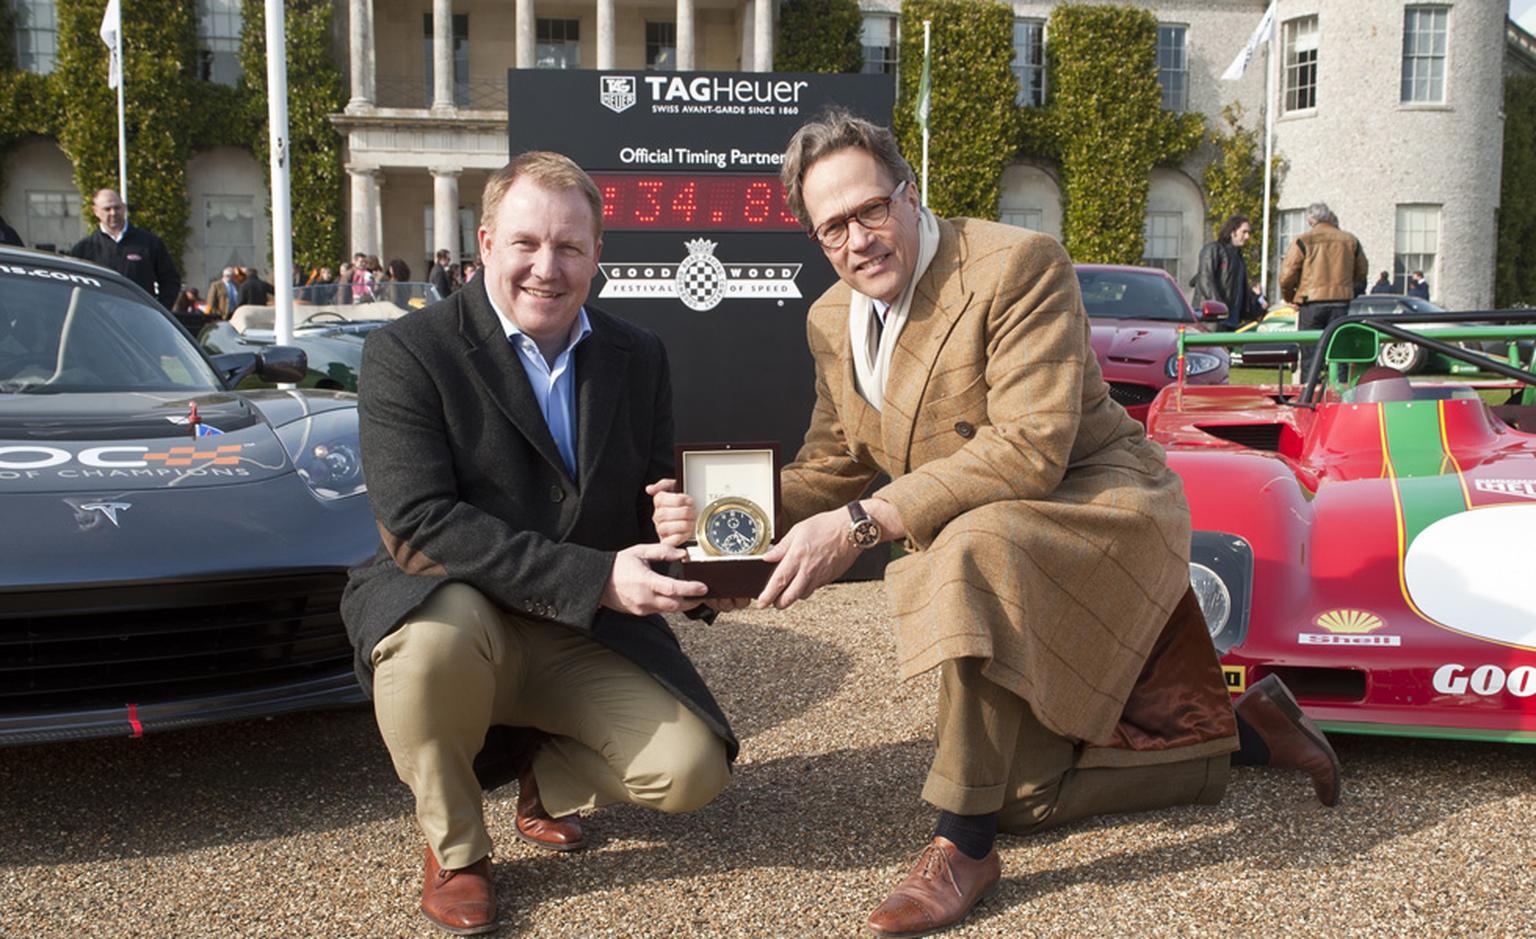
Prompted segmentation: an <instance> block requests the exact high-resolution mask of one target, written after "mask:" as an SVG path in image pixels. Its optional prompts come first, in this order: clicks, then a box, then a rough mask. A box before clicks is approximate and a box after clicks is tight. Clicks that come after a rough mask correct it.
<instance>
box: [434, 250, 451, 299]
mask: <svg viewBox="0 0 1536 939" xmlns="http://www.w3.org/2000/svg"><path fill="white" fill-rule="evenodd" d="M452 266H453V255H452V254H449V253H448V249H447V248H439V249H438V250H437V263H436V264H433V265H432V275H431V280H432V286H434V287H436V288H437V295H438V296H439V297H446V296H448V295H449V294H450V293H453V273H452V271H450V270H449V268H451V267H452Z"/></svg>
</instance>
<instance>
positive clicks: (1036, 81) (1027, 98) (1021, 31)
mask: <svg viewBox="0 0 1536 939" xmlns="http://www.w3.org/2000/svg"><path fill="white" fill-rule="evenodd" d="M1013 77H1014V78H1016V79H1018V82H1019V97H1018V103H1019V104H1021V105H1023V106H1025V107H1028V108H1038V107H1040V106H1041V105H1043V104H1045V20H1026V19H1016V20H1014V21H1013Z"/></svg>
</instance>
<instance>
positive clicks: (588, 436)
mask: <svg viewBox="0 0 1536 939" xmlns="http://www.w3.org/2000/svg"><path fill="white" fill-rule="evenodd" d="M482 205H483V207H484V216H483V218H482V220H481V228H480V252H481V256H482V258H483V259H484V263H485V275H484V276H483V277H479V278H476V279H475V280H474V281H472V282H471V283H470V284H469V285H468V286H467V287H466V288H465V289H463V290H460V291H459V292H457V293H455V294H454V295H453V296H452V297H449V298H448V299H446V300H443V301H441V302H438V303H436V304H433V305H432V306H429V307H427V308H426V309H423V310H421V311H420V312H417V313H412V314H411V315H410V316H407V317H403V318H401V319H399V320H396V321H395V322H394V323H392V324H391V325H389V326H386V327H384V328H383V329H380V330H378V331H376V332H374V333H373V334H371V335H370V336H369V338H368V341H367V344H366V346H365V348H364V352H363V373H364V374H366V376H367V378H366V379H365V380H364V381H363V382H362V384H361V389H360V395H361V400H360V402H359V410H360V412H361V417H362V427H361V434H362V450H363V462H364V465H365V466H366V468H367V474H368V494H369V498H370V499H371V500H372V502H373V507H374V512H375V514H376V515H377V517H378V523H379V532H380V535H381V536H382V540H383V547H382V548H381V550H380V552H379V553H378V555H377V556H376V557H375V559H374V560H373V561H372V562H371V563H370V564H369V565H366V566H364V567H362V568H359V569H358V570H356V571H354V572H353V575H352V579H351V582H350V584H349V585H348V588H347V593H346V595H345V597H344V599H343V604H342V615H343V617H344V618H345V621H346V625H347V630H348V633H349V634H350V635H351V637H352V641H353V644H354V646H355V647H356V649H357V667H358V675H359V678H360V680H361V681H362V684H363V687H364V688H365V689H368V690H369V692H370V693H371V695H372V697H373V699H374V708H375V713H376V715H377V718H378V723H379V730H380V732H381V733H382V735H383V737H384V741H385V743H386V744H387V745H388V747H389V751H390V756H391V758H392V759H393V761H394V765H395V769H396V772H397V773H398V774H399V776H400V778H401V779H402V780H403V781H404V782H405V783H406V784H407V785H409V786H410V787H411V790H412V792H413V793H414V794H415V796H416V817H417V820H418V821H419V822H420V824H421V827H422V830H423V832H424V834H425V835H426V838H427V852H426V873H425V882H424V884H423V889H422V910H423V912H424V913H425V914H426V915H427V917H428V918H429V919H431V920H432V921H433V922H434V923H436V924H438V925H439V926H441V927H443V928H445V929H447V930H449V931H450V932H455V933H458V934H467V933H478V932H488V931H491V930H493V929H495V928H496V899H495V889H494V886H493V882H492V880H491V875H490V861H489V854H490V850H491V839H490V836H489V834H488V833H487V832H486V829H485V823H484V819H483V815H482V802H481V792H480V790H481V788H482V787H486V788H489V787H492V786H496V785H500V784H501V783H504V782H508V781H510V780H511V779H513V778H516V779H518V780H519V783H520V787H521V789H520V793H519V798H518V802H517V813H516V819H515V828H516V834H517V837H519V838H521V839H522V840H524V841H528V842H530V843H532V844H535V845H539V846H543V847H548V848H552V849H555V850H574V849H576V848H579V847H581V846H582V845H583V843H584V835H583V832H582V828H581V825H580V823H579V821H578V820H577V819H576V816H575V814H574V813H575V812H577V811H579V810H581V809H584V808H592V807H595V806H600V805H606V804H613V803H619V802H627V803H631V804H635V805H641V806H645V807H647V808H652V809H657V810H660V811H664V812H681V811H688V810H691V809H694V808H698V807H699V806H702V805H704V804H706V803H708V802H709V801H710V800H711V799H713V798H714V796H715V795H716V794H717V793H718V792H719V791H720V789H721V788H722V787H723V786H724V785H725V783H726V782H727V780H728V779H729V775H730V770H729V764H730V761H731V760H733V759H734V758H735V755H736V749H737V744H736V740H735V738H734V737H733V736H732V734H731V731H730V727H729V725H728V724H727V722H726V719H725V716H724V715H723V714H722V713H721V710H720V708H719V705H717V704H716V703H715V700H714V698H713V697H712V696H711V694H710V692H709V689H708V688H707V687H706V686H705V684H704V681H703V679H702V678H700V677H699V675H698V673H697V671H696V670H695V669H694V667H693V665H692V663H691V662H690V661H689V660H688V657H687V656H686V655H685V654H684V653H683V651H682V649H681V647H680V646H679V644H678V641H677V639H676V637H675V636H674V635H673V634H672V632H671V631H670V630H669V629H668V627H667V625H666V623H665V621H664V620H663V619H662V618H661V616H659V615H658V614H659V613H663V612H679V611H684V610H687V609H689V608H692V607H696V606H697V605H698V604H699V602H700V601H699V599H698V598H699V597H701V596H702V595H703V594H704V593H705V592H706V588H705V586H704V585H703V584H701V583H697V582H693V581H679V580H673V579H671V578H668V577H664V576H662V575H660V574H658V573H656V572H655V571H654V570H653V569H652V568H651V566H650V564H651V562H661V561H671V560H678V559H681V557H682V556H683V554H684V552H683V551H682V549H680V548H676V547H672V546H668V545H663V544H659V543H656V533H655V528H654V522H653V513H654V511H655V509H654V506H653V498H654V496H655V495H656V494H657V493H658V492H659V491H660V484H659V481H660V480H662V479H663V478H664V477H667V476H669V475H671V470H672V461H673V456H672V414H671V407H672V402H671V385H670V379H669V377H668V366H667V359H666V353H665V351H664V349H663V347H662V344H661V341H660V340H659V339H658V338H657V337H656V336H654V335H653V334H651V333H649V332H646V331H644V330H642V329H639V328H637V327H635V326H632V325H630V324H627V323H625V322H623V321H622V320H619V319H616V318H614V317H611V316H608V315H606V314H604V313H602V312H601V311H599V310H596V309H591V308H587V307H584V306H583V301H584V299H585V298H586V294H587V290H588V287H589V285H590V283H591V279H592V277H593V275H594V274H595V273H596V272H597V258H598V253H599V251H600V249H601V247H602V230H601V224H602V198H601V196H600V195H599V193H598V191H597V188H596V186H595V185H593V183H592V180H591V179H590V178H589V177H588V176H587V175H586V174H585V173H583V172H582V171H581V169H580V168H579V167H577V166H576V165H575V164H574V163H572V162H571V161H570V160H568V159H566V158H565V157H563V156H560V155H558V154H552V153H528V154H522V155H520V156H519V157H517V158H516V159H514V160H513V161H512V162H511V163H509V164H507V166H506V167H504V168H503V169H502V170H500V171H498V172H497V173H496V174H494V175H493V176H492V177H491V179H490V181H489V182H488V183H487V184H486V189H485V194H484V197H483V199H482Z"/></svg>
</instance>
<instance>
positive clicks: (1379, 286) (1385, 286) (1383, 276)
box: [1371, 271, 1397, 293]
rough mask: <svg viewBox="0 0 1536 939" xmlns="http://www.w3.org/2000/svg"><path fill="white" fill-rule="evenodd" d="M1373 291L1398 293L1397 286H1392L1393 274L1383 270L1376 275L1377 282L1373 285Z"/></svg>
mask: <svg viewBox="0 0 1536 939" xmlns="http://www.w3.org/2000/svg"><path fill="white" fill-rule="evenodd" d="M1371 293H1397V288H1395V287H1393V286H1392V275H1391V274H1388V273H1387V272H1386V271H1382V272H1381V273H1380V274H1379V275H1377V277H1376V283H1374V284H1372V285H1371Z"/></svg>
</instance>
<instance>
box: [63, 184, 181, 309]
mask: <svg viewBox="0 0 1536 939" xmlns="http://www.w3.org/2000/svg"><path fill="white" fill-rule="evenodd" d="M91 212H92V214H94V215H95V216H96V221H98V222H100V223H101V227H100V228H99V229H98V230H97V231H95V232H93V233H92V234H90V235H88V236H86V237H85V238H82V239H81V240H80V241H77V242H75V245H74V247H72V248H70V249H69V254H70V255H72V256H74V257H77V258H81V259H83V260H86V261H94V262H96V263H97V264H100V265H101V266H102V267H108V268H111V269H112V270H114V271H117V272H118V273H119V274H122V275H123V276H124V277H126V278H128V279H129V280H131V281H133V282H134V283H136V284H138V285H139V286H140V287H143V288H144V291H145V292H146V293H148V294H149V295H150V296H152V297H154V298H155V299H157V300H159V301H160V304H161V305H162V306H164V307H165V308H166V309H167V310H169V309H170V308H171V305H172V304H174V303H175V302H176V295H177V294H179V293H181V271H179V270H177V268H176V262H175V261H173V260H171V253H170V252H169V251H167V250H166V249H165V242H163V241H161V240H160V239H159V238H157V237H155V235H154V233H152V232H150V231H147V230H145V229H143V228H135V227H133V226H132V225H129V224H128V206H127V205H126V204H124V202H123V197H122V196H120V195H118V194H117V192H116V191H115V190H112V189H102V190H100V191H98V192H97V193H96V198H95V199H93V200H92V201H91Z"/></svg>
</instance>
